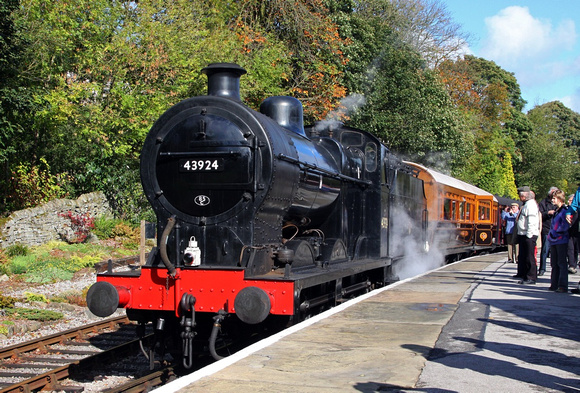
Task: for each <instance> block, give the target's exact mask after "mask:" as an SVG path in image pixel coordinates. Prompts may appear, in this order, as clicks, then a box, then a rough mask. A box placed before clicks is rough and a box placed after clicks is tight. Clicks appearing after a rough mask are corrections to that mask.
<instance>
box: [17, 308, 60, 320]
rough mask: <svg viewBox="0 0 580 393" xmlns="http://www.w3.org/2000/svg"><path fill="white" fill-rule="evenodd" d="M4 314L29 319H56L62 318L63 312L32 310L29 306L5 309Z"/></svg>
mask: <svg viewBox="0 0 580 393" xmlns="http://www.w3.org/2000/svg"><path fill="white" fill-rule="evenodd" d="M6 315H9V316H12V317H14V318H22V319H28V320H30V321H40V322H44V321H56V320H59V319H62V318H63V317H64V314H63V313H61V312H57V311H52V310H34V309H30V308H21V307H17V308H13V309H9V310H6Z"/></svg>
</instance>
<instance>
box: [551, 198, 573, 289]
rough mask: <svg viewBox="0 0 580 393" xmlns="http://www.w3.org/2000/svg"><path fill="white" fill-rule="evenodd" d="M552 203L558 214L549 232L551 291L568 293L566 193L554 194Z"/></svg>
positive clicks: (568, 235)
mask: <svg viewBox="0 0 580 393" xmlns="http://www.w3.org/2000/svg"><path fill="white" fill-rule="evenodd" d="M553 194H554V196H553V198H552V201H553V202H554V205H556V214H555V216H554V218H553V219H552V226H551V228H550V231H549V232H548V241H549V242H550V244H551V248H552V249H551V250H550V252H551V255H552V256H551V258H550V265H551V266H552V274H551V277H550V288H548V289H549V290H551V291H556V292H562V293H566V292H568V260H567V250H568V239H569V237H570V234H569V233H568V230H569V229H570V224H568V221H567V220H566V205H565V202H566V195H565V194H564V191H562V190H557V191H556V192H554V193H553Z"/></svg>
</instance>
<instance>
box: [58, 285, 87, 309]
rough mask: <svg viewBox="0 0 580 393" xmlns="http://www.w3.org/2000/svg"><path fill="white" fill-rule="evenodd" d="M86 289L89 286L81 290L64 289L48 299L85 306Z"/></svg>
mask: <svg viewBox="0 0 580 393" xmlns="http://www.w3.org/2000/svg"><path fill="white" fill-rule="evenodd" d="M88 290H89V287H87V288H85V289H84V290H82V291H79V290H70V291H66V292H63V293H61V294H59V295H58V296H55V297H52V298H50V301H51V302H55V303H69V304H76V305H77V306H82V307H86V305H87V300H86V295H87V292H88Z"/></svg>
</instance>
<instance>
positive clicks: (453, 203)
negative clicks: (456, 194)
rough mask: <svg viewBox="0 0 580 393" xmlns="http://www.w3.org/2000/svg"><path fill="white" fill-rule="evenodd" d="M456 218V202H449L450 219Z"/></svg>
mask: <svg viewBox="0 0 580 393" xmlns="http://www.w3.org/2000/svg"><path fill="white" fill-rule="evenodd" d="M456 218H457V202H456V201H451V219H452V220H455V219H456Z"/></svg>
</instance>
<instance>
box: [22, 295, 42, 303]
mask: <svg viewBox="0 0 580 393" xmlns="http://www.w3.org/2000/svg"><path fill="white" fill-rule="evenodd" d="M24 296H25V298H26V301H27V302H42V303H48V299H47V298H46V296H44V295H41V294H39V293H32V292H24Z"/></svg>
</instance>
